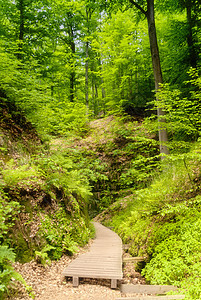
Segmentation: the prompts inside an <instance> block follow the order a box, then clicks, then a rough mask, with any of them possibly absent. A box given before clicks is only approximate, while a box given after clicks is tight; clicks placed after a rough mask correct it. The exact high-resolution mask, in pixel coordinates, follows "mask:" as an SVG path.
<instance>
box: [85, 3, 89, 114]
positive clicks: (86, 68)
mask: <svg viewBox="0 0 201 300" xmlns="http://www.w3.org/2000/svg"><path fill="white" fill-rule="evenodd" d="M86 20H87V35H88V36H89V27H88V26H89V13H88V10H87V9H86ZM85 101H86V107H87V110H88V109H89V42H88V41H86V62H85Z"/></svg>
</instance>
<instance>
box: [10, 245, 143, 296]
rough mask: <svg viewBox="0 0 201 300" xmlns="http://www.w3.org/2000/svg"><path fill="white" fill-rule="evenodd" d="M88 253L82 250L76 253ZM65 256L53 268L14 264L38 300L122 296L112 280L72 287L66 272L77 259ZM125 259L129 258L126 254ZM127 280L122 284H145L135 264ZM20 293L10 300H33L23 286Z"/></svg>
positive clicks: (127, 267)
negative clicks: (114, 288)
mask: <svg viewBox="0 0 201 300" xmlns="http://www.w3.org/2000/svg"><path fill="white" fill-rule="evenodd" d="M86 251H87V247H86V248H85V249H81V250H80V252H79V253H78V254H77V255H79V254H81V253H84V252H86ZM77 255H75V256H73V257H69V256H63V257H62V258H61V259H60V260H59V261H54V262H52V263H51V265H50V266H47V267H44V266H42V265H38V264H37V263H36V262H35V261H32V262H29V263H25V264H20V263H15V269H16V270H17V271H19V272H20V273H21V274H22V276H23V277H24V279H25V280H26V282H27V284H28V285H30V286H32V289H33V293H34V294H35V299H36V300H49V299H51V300H71V299H72V300H113V299H114V300H115V299H116V298H118V297H120V296H122V295H121V292H120V290H119V288H118V289H117V290H112V289H111V288H110V280H96V279H80V284H79V287H78V288H74V287H73V286H72V278H64V277H63V276H62V272H63V270H64V269H65V268H66V267H67V266H68V264H69V263H70V262H71V261H72V260H73V259H75V258H76V257H77ZM124 256H127V257H128V256H129V254H127V253H125V254H124ZM123 271H124V278H123V280H122V283H132V284H144V283H145V281H144V279H143V278H142V277H141V275H140V273H138V272H136V271H135V266H134V264H133V263H126V264H125V265H124V270H123ZM17 290H18V292H17V293H16V294H15V295H14V296H12V297H9V298H8V299H12V300H22V299H24V300H28V299H31V297H29V296H28V295H27V293H26V292H25V290H24V288H23V287H22V286H18V289H17Z"/></svg>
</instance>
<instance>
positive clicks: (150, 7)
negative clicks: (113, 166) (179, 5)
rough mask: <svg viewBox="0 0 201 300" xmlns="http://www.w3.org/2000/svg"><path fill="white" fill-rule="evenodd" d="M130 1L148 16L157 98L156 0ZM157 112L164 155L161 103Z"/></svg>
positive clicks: (159, 63) (159, 81) (163, 115)
mask: <svg viewBox="0 0 201 300" xmlns="http://www.w3.org/2000/svg"><path fill="white" fill-rule="evenodd" d="M129 1H130V3H131V4H132V5H133V6H134V7H136V8H137V9H138V10H139V11H140V12H141V13H142V14H143V15H145V16H146V18H147V22H148V32H149V42H150V50H151V57H152V65H153V73H154V79H155V91H156V98H157V91H158V90H159V89H160V85H161V84H162V83H163V77H162V71H161V62H160V56H159V49H158V41H157V35H156V25H155V14H154V0H146V4H145V3H144V1H140V2H141V4H139V3H140V2H136V1H134V0H129ZM157 113H158V121H159V141H160V153H161V154H162V155H163V154H169V150H168V147H167V142H168V136H167V130H166V128H165V111H164V110H163V109H162V108H161V107H160V105H158V108H157ZM162 157H163V156H162Z"/></svg>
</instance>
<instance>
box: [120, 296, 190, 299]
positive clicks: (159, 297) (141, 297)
mask: <svg viewBox="0 0 201 300" xmlns="http://www.w3.org/2000/svg"><path fill="white" fill-rule="evenodd" d="M184 298H185V295H168V296H135V297H121V298H116V300H177V299H184Z"/></svg>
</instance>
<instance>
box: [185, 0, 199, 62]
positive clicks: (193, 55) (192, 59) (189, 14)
mask: <svg viewBox="0 0 201 300" xmlns="http://www.w3.org/2000/svg"><path fill="white" fill-rule="evenodd" d="M186 11H187V21H188V36H187V43H188V50H189V63H190V66H191V67H193V68H196V66H197V53H196V49H195V45H194V39H193V26H194V24H193V23H194V21H193V19H192V0H187V1H186Z"/></svg>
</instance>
